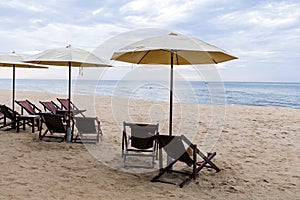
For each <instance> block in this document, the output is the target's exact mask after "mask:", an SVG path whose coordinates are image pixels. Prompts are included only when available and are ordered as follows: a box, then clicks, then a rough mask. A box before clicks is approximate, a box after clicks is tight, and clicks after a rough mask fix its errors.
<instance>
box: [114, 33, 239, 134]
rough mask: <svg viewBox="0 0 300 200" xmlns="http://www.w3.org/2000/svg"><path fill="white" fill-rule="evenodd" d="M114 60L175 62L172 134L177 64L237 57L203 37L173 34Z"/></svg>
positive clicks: (124, 50)
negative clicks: (204, 40)
mask: <svg viewBox="0 0 300 200" xmlns="http://www.w3.org/2000/svg"><path fill="white" fill-rule="evenodd" d="M111 59H112V60H117V61H123V62H129V63H135V64H160V65H171V73H170V117H169V120H170V121H169V135H172V109H173V107H172V106H173V65H192V64H217V63H221V62H225V61H229V60H233V59H237V57H235V56H232V55H230V54H229V53H227V52H225V51H224V50H222V49H220V48H218V47H216V46H213V45H211V44H208V43H206V42H203V41H201V40H199V39H195V38H188V37H185V36H183V35H179V34H176V33H170V34H168V35H164V36H158V37H153V38H147V39H144V40H141V41H138V42H135V43H133V44H130V45H128V46H126V47H124V48H122V49H120V50H119V51H118V52H114V54H113V55H112V58H111Z"/></svg>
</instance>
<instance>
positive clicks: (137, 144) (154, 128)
mask: <svg viewBox="0 0 300 200" xmlns="http://www.w3.org/2000/svg"><path fill="white" fill-rule="evenodd" d="M123 128H124V129H123V136H122V157H123V166H124V167H126V158H127V157H128V156H141V157H150V158H152V164H151V166H148V165H147V166H138V165H133V166H132V167H144V168H149V167H151V168H153V167H154V164H155V158H158V154H157V150H158V148H157V147H158V146H157V144H156V141H155V140H154V139H153V137H154V136H155V135H158V134H159V132H158V124H139V123H128V122H123Z"/></svg>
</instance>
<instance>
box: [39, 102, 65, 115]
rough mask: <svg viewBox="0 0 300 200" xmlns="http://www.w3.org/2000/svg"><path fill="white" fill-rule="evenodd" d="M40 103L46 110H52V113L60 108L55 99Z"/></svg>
mask: <svg viewBox="0 0 300 200" xmlns="http://www.w3.org/2000/svg"><path fill="white" fill-rule="evenodd" d="M40 104H42V106H43V107H44V110H45V112H50V113H52V114H56V111H57V110H59V109H60V108H59V106H58V105H57V104H56V103H54V102H53V101H40Z"/></svg>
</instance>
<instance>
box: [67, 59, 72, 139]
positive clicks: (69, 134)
mask: <svg viewBox="0 0 300 200" xmlns="http://www.w3.org/2000/svg"><path fill="white" fill-rule="evenodd" d="M71 67H72V63H71V62H69V97H68V99H69V101H68V111H67V117H68V120H67V138H66V140H67V142H72V138H73V135H72V134H73V133H72V130H71V87H72V85H71V78H72V74H71V73H72V71H71Z"/></svg>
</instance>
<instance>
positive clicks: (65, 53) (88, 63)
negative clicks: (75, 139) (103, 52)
mask: <svg viewBox="0 0 300 200" xmlns="http://www.w3.org/2000/svg"><path fill="white" fill-rule="evenodd" d="M25 62H30V63H36V64H44V65H56V66H65V67H68V68H69V110H70V107H71V106H70V102H71V79H72V78H71V71H72V70H71V68H72V67H111V65H109V64H107V63H106V62H104V61H103V60H102V59H101V58H99V57H98V56H96V55H94V54H93V53H91V52H89V51H86V50H83V49H79V48H74V47H71V45H68V46H66V47H64V48H55V49H49V50H45V51H43V52H41V53H39V54H36V55H34V56H32V57H31V58H29V59H27V60H26V61H25ZM69 120H70V118H69ZM68 122H69V123H68V124H70V121H68Z"/></svg>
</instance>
